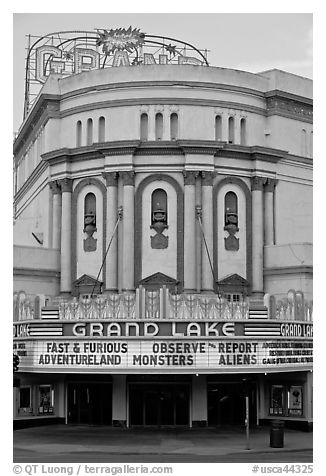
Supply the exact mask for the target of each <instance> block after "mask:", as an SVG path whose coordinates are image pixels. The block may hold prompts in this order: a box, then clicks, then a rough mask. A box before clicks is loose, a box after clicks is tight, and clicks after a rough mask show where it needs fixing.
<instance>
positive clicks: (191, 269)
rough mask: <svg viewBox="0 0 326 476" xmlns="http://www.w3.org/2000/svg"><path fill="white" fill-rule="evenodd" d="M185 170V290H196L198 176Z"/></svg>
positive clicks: (189, 291)
mask: <svg viewBox="0 0 326 476" xmlns="http://www.w3.org/2000/svg"><path fill="white" fill-rule="evenodd" d="M197 175H198V172H191V171H188V170H185V171H184V172H183V177H184V292H186V293H193V292H195V291H196V221H197V220H196V210H195V206H196V177H197Z"/></svg>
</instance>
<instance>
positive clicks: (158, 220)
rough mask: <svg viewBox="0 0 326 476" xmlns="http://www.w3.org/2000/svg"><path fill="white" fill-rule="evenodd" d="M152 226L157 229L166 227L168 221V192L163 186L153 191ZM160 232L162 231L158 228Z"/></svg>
mask: <svg viewBox="0 0 326 476" xmlns="http://www.w3.org/2000/svg"><path fill="white" fill-rule="evenodd" d="M151 221H152V228H154V229H155V230H156V228H158V229H162V231H163V230H164V228H166V226H167V223H168V210H167V194H166V191H165V190H163V189H162V188H157V189H156V190H154V192H153V193H152V220H151ZM156 231H157V232H158V233H160V232H161V231H158V230H156Z"/></svg>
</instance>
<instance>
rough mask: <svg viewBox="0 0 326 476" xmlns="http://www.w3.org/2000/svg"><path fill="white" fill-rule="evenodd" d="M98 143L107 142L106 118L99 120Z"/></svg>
mask: <svg viewBox="0 0 326 476" xmlns="http://www.w3.org/2000/svg"><path fill="white" fill-rule="evenodd" d="M98 141H99V142H105V117H103V116H101V117H100V118H99V120H98Z"/></svg>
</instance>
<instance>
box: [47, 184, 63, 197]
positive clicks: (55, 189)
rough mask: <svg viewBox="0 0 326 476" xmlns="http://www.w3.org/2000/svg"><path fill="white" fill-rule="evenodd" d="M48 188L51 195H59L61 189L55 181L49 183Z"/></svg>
mask: <svg viewBox="0 0 326 476" xmlns="http://www.w3.org/2000/svg"><path fill="white" fill-rule="evenodd" d="M49 187H50V189H51V191H52V193H53V195H58V194H60V193H61V187H60V184H59V183H58V181H57V180H53V181H52V182H49Z"/></svg>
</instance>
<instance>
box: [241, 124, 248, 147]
mask: <svg viewBox="0 0 326 476" xmlns="http://www.w3.org/2000/svg"><path fill="white" fill-rule="evenodd" d="M246 142H247V138H246V120H245V119H244V118H241V119H240V144H241V145H246Z"/></svg>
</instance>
